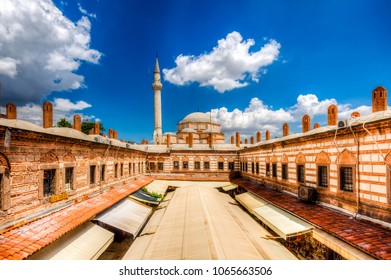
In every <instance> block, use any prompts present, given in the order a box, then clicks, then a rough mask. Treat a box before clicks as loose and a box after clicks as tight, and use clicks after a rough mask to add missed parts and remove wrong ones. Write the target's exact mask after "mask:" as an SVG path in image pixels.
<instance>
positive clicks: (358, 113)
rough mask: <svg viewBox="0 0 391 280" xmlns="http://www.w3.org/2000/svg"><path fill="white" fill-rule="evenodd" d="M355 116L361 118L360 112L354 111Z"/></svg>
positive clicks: (352, 115) (353, 115)
mask: <svg viewBox="0 0 391 280" xmlns="http://www.w3.org/2000/svg"><path fill="white" fill-rule="evenodd" d="M350 116H351V117H353V118H359V117H360V116H361V114H360V112H357V111H354V112H353V113H352V114H351V115H350Z"/></svg>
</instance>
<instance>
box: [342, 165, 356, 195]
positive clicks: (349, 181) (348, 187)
mask: <svg viewBox="0 0 391 280" xmlns="http://www.w3.org/2000/svg"><path fill="white" fill-rule="evenodd" d="M339 172H340V189H341V190H342V191H346V192H353V168H352V167H341V168H340V169H339Z"/></svg>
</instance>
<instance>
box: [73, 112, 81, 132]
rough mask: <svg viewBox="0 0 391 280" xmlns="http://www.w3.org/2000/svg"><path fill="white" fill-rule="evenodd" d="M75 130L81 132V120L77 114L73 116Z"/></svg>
mask: <svg viewBox="0 0 391 280" xmlns="http://www.w3.org/2000/svg"><path fill="white" fill-rule="evenodd" d="M73 128H74V129H76V130H78V131H81V118H80V116H79V115H77V114H76V115H74V116H73Z"/></svg>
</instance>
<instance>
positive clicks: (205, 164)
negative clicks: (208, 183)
mask: <svg viewBox="0 0 391 280" xmlns="http://www.w3.org/2000/svg"><path fill="white" fill-rule="evenodd" d="M209 168H210V165H209V161H205V162H204V169H206V170H209Z"/></svg>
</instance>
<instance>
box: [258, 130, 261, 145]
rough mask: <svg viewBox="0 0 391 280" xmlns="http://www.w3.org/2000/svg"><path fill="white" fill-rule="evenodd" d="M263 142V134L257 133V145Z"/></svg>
mask: <svg viewBox="0 0 391 280" xmlns="http://www.w3.org/2000/svg"><path fill="white" fill-rule="evenodd" d="M259 142H261V132H260V131H258V132H257V143H259Z"/></svg>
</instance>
